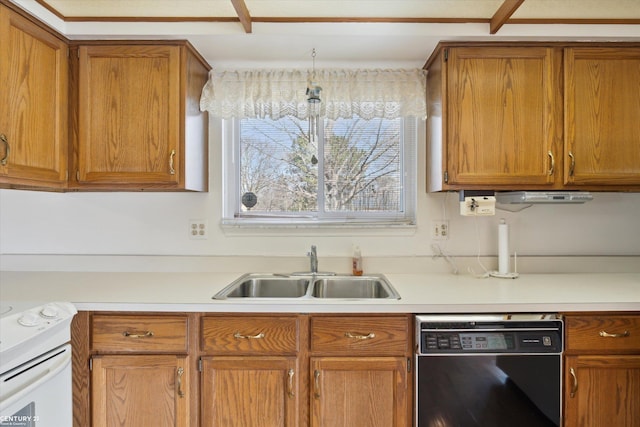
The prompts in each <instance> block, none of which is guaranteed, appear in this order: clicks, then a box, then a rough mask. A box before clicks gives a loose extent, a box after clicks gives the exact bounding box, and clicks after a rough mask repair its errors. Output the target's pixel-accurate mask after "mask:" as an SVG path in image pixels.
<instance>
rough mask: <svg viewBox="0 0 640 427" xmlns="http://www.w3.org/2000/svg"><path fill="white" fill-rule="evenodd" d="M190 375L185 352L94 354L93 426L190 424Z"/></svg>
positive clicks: (176, 426) (171, 426)
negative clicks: (175, 353) (118, 354)
mask: <svg viewBox="0 0 640 427" xmlns="http://www.w3.org/2000/svg"><path fill="white" fill-rule="evenodd" d="M189 377H190V373H189V364H188V363H186V358H185V357H184V356H169V355H167V356H160V355H145V356H141V355H129V356H115V355H109V356H94V357H93V370H92V386H91V390H92V414H93V416H92V425H93V427H122V426H131V427H134V426H135V427H138V426H154V427H187V426H188V425H189V402H190V400H191V394H190V387H189V384H188V381H189Z"/></svg>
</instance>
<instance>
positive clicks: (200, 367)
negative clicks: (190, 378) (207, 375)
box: [198, 358, 202, 372]
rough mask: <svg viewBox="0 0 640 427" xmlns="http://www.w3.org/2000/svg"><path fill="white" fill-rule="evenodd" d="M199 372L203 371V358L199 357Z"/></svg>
mask: <svg viewBox="0 0 640 427" xmlns="http://www.w3.org/2000/svg"><path fill="white" fill-rule="evenodd" d="M198 372H202V358H200V359H198Z"/></svg>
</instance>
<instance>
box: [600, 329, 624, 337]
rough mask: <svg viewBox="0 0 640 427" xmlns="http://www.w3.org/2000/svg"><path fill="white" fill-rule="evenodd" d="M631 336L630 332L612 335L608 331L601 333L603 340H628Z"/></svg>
mask: <svg viewBox="0 0 640 427" xmlns="http://www.w3.org/2000/svg"><path fill="white" fill-rule="evenodd" d="M629 335H631V333H630V332H629V331H624V332H623V333H621V334H610V333H609V332H607V331H600V336H601V337H603V338H626V337H628V336H629Z"/></svg>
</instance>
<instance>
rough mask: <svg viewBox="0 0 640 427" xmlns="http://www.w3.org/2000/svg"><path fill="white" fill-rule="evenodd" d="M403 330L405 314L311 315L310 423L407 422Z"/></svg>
mask: <svg viewBox="0 0 640 427" xmlns="http://www.w3.org/2000/svg"><path fill="white" fill-rule="evenodd" d="M409 328H410V322H409V317H408V316H405V315H384V316H376V315H364V316H359V315H314V316H311V327H310V329H311V337H310V341H311V342H310V349H311V350H310V352H311V360H310V369H309V384H310V385H309V389H310V390H309V393H310V394H309V399H310V414H311V415H310V422H311V424H310V425H311V426H312V427H321V426H322V427H407V426H408V425H410V423H411V420H412V417H411V403H410V401H411V399H410V396H412V394H411V393H410V391H409V389H410V388H409V382H408V375H409V368H408V363H409V358H410V357H411V332H410V329H409Z"/></svg>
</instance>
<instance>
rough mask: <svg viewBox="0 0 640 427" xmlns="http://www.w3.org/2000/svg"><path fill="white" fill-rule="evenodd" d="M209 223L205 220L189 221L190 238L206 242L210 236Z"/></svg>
mask: <svg viewBox="0 0 640 427" xmlns="http://www.w3.org/2000/svg"><path fill="white" fill-rule="evenodd" d="M208 235H209V234H208V230H207V221H206V220H204V219H191V220H189V238H190V239H199V240H204V239H206V238H207V236H208Z"/></svg>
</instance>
